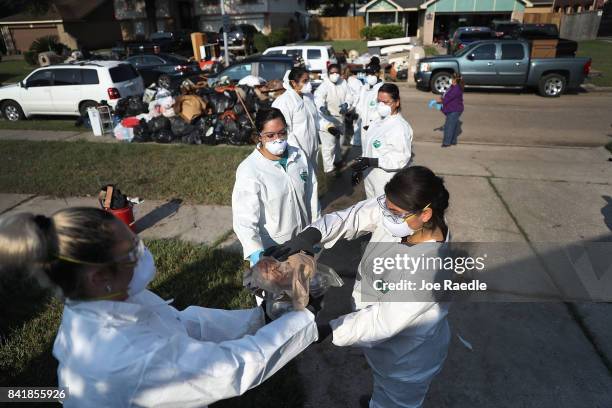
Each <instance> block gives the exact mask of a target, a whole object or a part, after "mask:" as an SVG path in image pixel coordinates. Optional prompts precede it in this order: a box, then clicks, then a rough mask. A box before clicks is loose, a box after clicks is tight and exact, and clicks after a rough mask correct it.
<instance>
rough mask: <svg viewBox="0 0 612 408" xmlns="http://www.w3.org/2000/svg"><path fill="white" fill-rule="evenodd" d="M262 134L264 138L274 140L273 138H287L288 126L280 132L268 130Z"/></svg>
mask: <svg viewBox="0 0 612 408" xmlns="http://www.w3.org/2000/svg"><path fill="white" fill-rule="evenodd" d="M260 136H261V137H262V138H264V139H268V140H273V139H286V138H287V128H284V129H283V130H280V131H278V132H266V133H260Z"/></svg>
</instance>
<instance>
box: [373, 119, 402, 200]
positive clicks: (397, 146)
mask: <svg viewBox="0 0 612 408" xmlns="http://www.w3.org/2000/svg"><path fill="white" fill-rule="evenodd" d="M362 149H363V152H362V155H363V156H364V157H370V158H377V159H378V167H377V168H372V167H370V168H368V169H367V170H366V171H365V172H364V179H363V182H364V185H365V191H366V197H367V198H374V197H379V196H381V195H383V194H384V193H385V184H387V182H388V181H389V180H391V178H392V177H393V176H394V175H395V173H396V172H397V171H399V170H401V169H403V168H404V167H408V165H409V163H410V160H411V159H412V128H411V127H410V125H409V124H408V122H406V120H405V119H404V118H403V117H402V114H401V113H400V112H398V113H397V114H395V115H389V116H387V117H386V118H384V119H378V120H376V121H375V122H372V123H371V124H370V127H369V129H368V131H367V132H366V133H365V137H364V138H363V140H362Z"/></svg>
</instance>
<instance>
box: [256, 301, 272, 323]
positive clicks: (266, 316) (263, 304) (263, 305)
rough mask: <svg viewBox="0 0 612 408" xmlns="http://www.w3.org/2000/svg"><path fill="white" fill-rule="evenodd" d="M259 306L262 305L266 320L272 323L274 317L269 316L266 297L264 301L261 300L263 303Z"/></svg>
mask: <svg viewBox="0 0 612 408" xmlns="http://www.w3.org/2000/svg"><path fill="white" fill-rule="evenodd" d="M259 307H261V310H263V314H264V320H265V322H266V324H268V323H270V322H271V321H272V319H271V318H270V316H268V313H266V300H265V299H264V300H263V302H261V305H259Z"/></svg>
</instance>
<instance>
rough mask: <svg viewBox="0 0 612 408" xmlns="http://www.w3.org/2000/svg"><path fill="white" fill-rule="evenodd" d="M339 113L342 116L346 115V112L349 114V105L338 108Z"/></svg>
mask: <svg viewBox="0 0 612 408" xmlns="http://www.w3.org/2000/svg"><path fill="white" fill-rule="evenodd" d="M338 112H339V113H340V114H341V115H344V114H345V113H346V112H348V103H346V102H345V103H343V104H342V105H340V106H338Z"/></svg>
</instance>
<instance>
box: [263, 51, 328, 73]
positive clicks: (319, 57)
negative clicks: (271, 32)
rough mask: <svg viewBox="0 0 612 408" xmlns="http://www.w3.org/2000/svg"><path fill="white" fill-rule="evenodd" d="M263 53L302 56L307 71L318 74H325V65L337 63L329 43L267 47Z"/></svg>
mask: <svg viewBox="0 0 612 408" xmlns="http://www.w3.org/2000/svg"><path fill="white" fill-rule="evenodd" d="M263 55H288V56H290V57H302V59H303V60H304V64H305V65H306V69H307V70H308V71H311V72H317V73H320V74H327V67H329V65H330V64H337V63H338V60H337V59H336V54H335V52H334V49H333V48H332V46H331V45H283V46H280V47H271V48H268V49H267V50H265V51H264V52H263Z"/></svg>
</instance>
